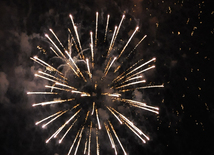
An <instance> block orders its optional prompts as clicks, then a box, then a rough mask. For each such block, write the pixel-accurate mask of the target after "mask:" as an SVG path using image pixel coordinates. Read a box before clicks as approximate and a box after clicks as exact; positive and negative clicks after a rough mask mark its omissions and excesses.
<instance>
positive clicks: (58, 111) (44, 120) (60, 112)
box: [35, 111, 62, 125]
mask: <svg viewBox="0 0 214 155" xmlns="http://www.w3.org/2000/svg"><path fill="white" fill-rule="evenodd" d="M61 112H62V111H58V112H56V113H54V114H53V115H50V116H48V117H46V118H44V119H42V120H40V121H38V122H36V123H35V125H38V124H40V123H42V122H44V121H45V120H47V119H49V118H51V117H53V116H55V115H58V114H59V113H61Z"/></svg>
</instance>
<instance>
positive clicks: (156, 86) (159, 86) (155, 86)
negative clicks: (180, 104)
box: [136, 85, 164, 89]
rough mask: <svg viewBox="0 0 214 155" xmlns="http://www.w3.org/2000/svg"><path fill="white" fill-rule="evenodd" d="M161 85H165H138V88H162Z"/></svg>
mask: <svg viewBox="0 0 214 155" xmlns="http://www.w3.org/2000/svg"><path fill="white" fill-rule="evenodd" d="M161 87H164V85H154V86H145V87H138V88H136V89H146V88H161Z"/></svg>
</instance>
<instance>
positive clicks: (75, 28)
mask: <svg viewBox="0 0 214 155" xmlns="http://www.w3.org/2000/svg"><path fill="white" fill-rule="evenodd" d="M69 17H70V18H71V22H72V24H73V27H74V31H75V34H76V37H77V41H78V43H79V47H80V51H81V52H82V46H81V44H80V39H79V35H78V32H77V27H76V26H75V24H74V20H73V16H72V15H71V14H70V15H69Z"/></svg>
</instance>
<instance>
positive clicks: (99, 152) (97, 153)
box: [96, 128, 100, 155]
mask: <svg viewBox="0 0 214 155" xmlns="http://www.w3.org/2000/svg"><path fill="white" fill-rule="evenodd" d="M96 142H97V155H99V154H100V152H99V141H98V129H97V128H96Z"/></svg>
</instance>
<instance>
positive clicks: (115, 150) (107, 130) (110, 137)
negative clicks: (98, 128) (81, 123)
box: [104, 122, 117, 155]
mask: <svg viewBox="0 0 214 155" xmlns="http://www.w3.org/2000/svg"><path fill="white" fill-rule="evenodd" d="M104 125H105V128H106V132H107V135H108V137H109V140H110V142H111V147H112V148H113V149H114V152H115V155H117V149H116V147H115V143H114V139H113V137H112V135H111V133H110V129H109V127H108V124H106V123H105V122H104Z"/></svg>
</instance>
